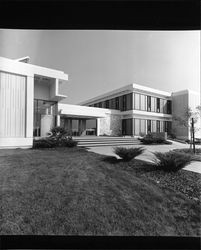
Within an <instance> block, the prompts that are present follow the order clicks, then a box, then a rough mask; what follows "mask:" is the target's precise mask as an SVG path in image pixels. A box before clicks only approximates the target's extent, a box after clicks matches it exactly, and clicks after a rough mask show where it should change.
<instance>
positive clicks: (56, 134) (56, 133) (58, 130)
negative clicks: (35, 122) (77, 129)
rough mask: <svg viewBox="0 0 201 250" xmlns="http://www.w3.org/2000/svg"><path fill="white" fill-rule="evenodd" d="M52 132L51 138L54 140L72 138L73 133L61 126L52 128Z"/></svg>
mask: <svg viewBox="0 0 201 250" xmlns="http://www.w3.org/2000/svg"><path fill="white" fill-rule="evenodd" d="M50 132H51V135H50V138H54V139H61V138H66V137H72V136H71V133H70V132H69V131H68V130H66V129H65V128H62V127H59V126H57V127H54V128H52V129H51V130H50Z"/></svg>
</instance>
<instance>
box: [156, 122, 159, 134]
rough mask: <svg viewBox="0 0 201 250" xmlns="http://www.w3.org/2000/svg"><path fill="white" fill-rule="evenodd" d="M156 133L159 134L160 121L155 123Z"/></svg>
mask: <svg viewBox="0 0 201 250" xmlns="http://www.w3.org/2000/svg"><path fill="white" fill-rule="evenodd" d="M156 132H157V133H160V121H156Z"/></svg>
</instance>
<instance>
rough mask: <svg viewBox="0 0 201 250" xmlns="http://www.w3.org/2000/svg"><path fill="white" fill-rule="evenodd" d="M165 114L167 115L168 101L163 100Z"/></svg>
mask: <svg viewBox="0 0 201 250" xmlns="http://www.w3.org/2000/svg"><path fill="white" fill-rule="evenodd" d="M163 113H164V114H167V100H163Z"/></svg>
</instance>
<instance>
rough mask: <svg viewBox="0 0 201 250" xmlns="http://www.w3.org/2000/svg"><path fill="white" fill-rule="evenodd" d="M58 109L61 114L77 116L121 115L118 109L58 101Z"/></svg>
mask: <svg viewBox="0 0 201 250" xmlns="http://www.w3.org/2000/svg"><path fill="white" fill-rule="evenodd" d="M58 111H59V114H60V115H61V116H66V117H76V118H88V119H90V118H91V119H92V118H104V117H107V115H110V114H115V115H120V111H118V110H110V109H103V108H93V107H86V106H80V105H72V104H64V103H58Z"/></svg>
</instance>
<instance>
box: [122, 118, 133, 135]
mask: <svg viewBox="0 0 201 250" xmlns="http://www.w3.org/2000/svg"><path fill="white" fill-rule="evenodd" d="M122 134H123V135H132V119H123V120H122Z"/></svg>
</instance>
